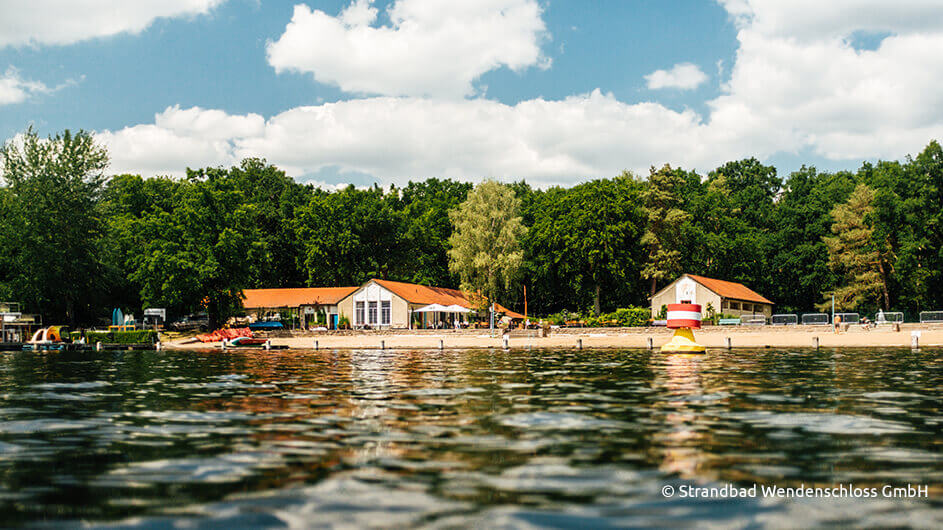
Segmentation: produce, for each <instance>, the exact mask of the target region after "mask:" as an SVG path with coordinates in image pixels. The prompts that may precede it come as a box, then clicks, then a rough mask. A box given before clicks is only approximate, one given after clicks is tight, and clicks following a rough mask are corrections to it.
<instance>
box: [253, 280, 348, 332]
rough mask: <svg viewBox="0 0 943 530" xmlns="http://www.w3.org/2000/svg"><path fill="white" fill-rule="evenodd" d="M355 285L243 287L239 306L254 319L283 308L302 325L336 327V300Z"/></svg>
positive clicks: (337, 311) (341, 298) (345, 294)
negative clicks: (280, 287)
mask: <svg viewBox="0 0 943 530" xmlns="http://www.w3.org/2000/svg"><path fill="white" fill-rule="evenodd" d="M357 289H358V287H298V288H283V289H245V290H244V291H242V295H243V301H242V307H244V308H245V310H246V313H248V314H252V315H254V316H255V317H256V318H258V319H262V318H264V317H265V316H266V315H269V314H272V313H282V312H287V313H288V314H290V315H291V316H292V317H293V318H297V319H298V322H299V323H300V324H301V326H302V327H303V328H307V327H310V326H316V325H319V326H324V327H327V328H328V329H337V326H338V323H339V318H340V315H341V313H340V311H339V309H338V303H339V302H341V300H343V299H345V298H346V297H348V296H349V295H350V294H351V293H353V292H354V291H356V290H357Z"/></svg>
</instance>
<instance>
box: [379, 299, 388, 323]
mask: <svg viewBox="0 0 943 530" xmlns="http://www.w3.org/2000/svg"><path fill="white" fill-rule="evenodd" d="M380 323H381V324H383V325H385V326H389V325H390V302H389V301H386V302H380Z"/></svg>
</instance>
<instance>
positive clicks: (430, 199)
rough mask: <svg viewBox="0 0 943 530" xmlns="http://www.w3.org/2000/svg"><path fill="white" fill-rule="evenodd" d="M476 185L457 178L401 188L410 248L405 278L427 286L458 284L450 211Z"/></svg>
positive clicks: (430, 180)
mask: <svg viewBox="0 0 943 530" xmlns="http://www.w3.org/2000/svg"><path fill="white" fill-rule="evenodd" d="M471 189H472V185H471V184H468V183H465V182H456V181H453V180H448V179H445V180H440V179H434V178H431V179H427V180H424V181H422V182H410V183H409V184H407V185H406V187H404V188H402V189H400V190H399V191H400V202H401V203H402V206H401V212H402V223H403V229H404V231H405V233H404V234H403V239H404V240H405V244H406V245H407V247H408V248H409V253H408V255H407V256H405V258H406V259H407V260H408V261H409V262H410V264H409V266H408V267H405V271H404V272H405V275H403V276H402V277H400V278H398V279H401V280H404V281H409V282H414V283H422V284H426V285H439V286H450V285H457V284H458V279H457V278H455V277H454V276H453V275H452V274H451V272H450V271H449V256H448V251H449V237H450V236H451V235H452V223H451V222H450V221H449V211H450V210H452V209H454V208H456V207H457V206H458V205H459V204H461V203H462V202H463V201H464V200H465V198H466V197H467V196H468V192H469V191H470V190H471Z"/></svg>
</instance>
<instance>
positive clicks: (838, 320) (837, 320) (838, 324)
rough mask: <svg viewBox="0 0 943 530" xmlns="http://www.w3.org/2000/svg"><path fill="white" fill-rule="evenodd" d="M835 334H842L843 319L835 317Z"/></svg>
mask: <svg viewBox="0 0 943 530" xmlns="http://www.w3.org/2000/svg"><path fill="white" fill-rule="evenodd" d="M835 333H841V317H840V316H837V317H835Z"/></svg>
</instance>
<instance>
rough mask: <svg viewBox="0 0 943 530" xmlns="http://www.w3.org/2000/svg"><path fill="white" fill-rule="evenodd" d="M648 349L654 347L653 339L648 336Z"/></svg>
mask: <svg viewBox="0 0 943 530" xmlns="http://www.w3.org/2000/svg"><path fill="white" fill-rule="evenodd" d="M648 349H649V350H654V349H655V340H654V339H652V338H651V337H648Z"/></svg>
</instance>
